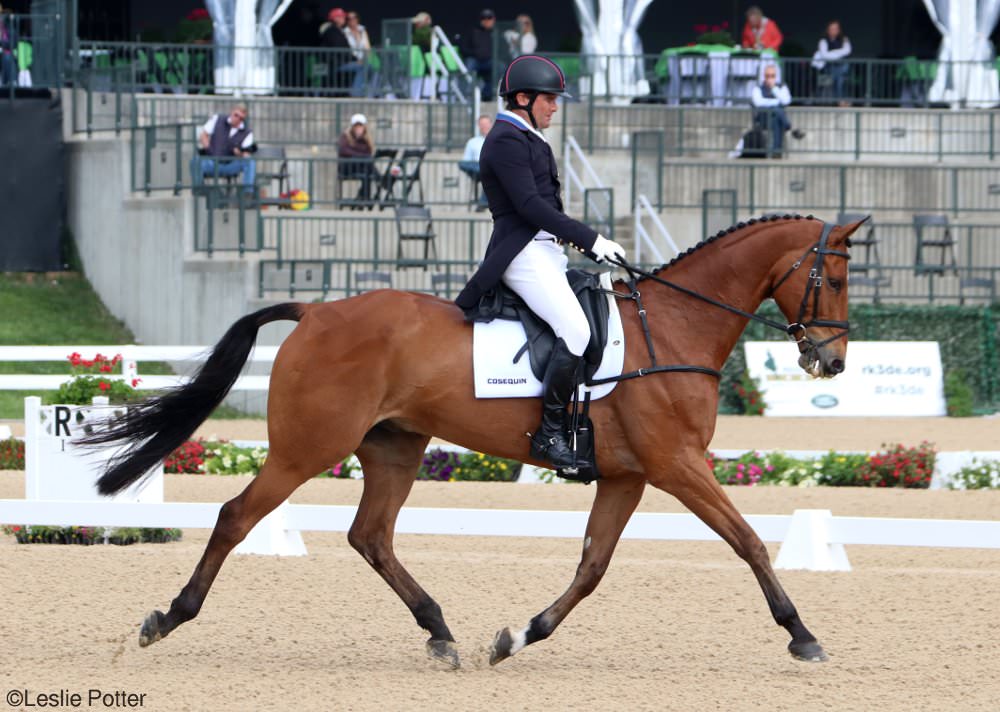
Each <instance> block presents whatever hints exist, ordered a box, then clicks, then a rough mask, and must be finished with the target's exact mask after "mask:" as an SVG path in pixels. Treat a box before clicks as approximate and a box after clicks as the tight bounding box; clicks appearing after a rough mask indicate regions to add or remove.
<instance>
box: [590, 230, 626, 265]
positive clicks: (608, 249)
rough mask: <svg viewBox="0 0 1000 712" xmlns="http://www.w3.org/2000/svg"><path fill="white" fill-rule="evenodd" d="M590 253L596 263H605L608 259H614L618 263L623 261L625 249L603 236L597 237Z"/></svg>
mask: <svg viewBox="0 0 1000 712" xmlns="http://www.w3.org/2000/svg"><path fill="white" fill-rule="evenodd" d="M592 252H593V253H594V255H595V259H596V260H597V261H598V262H607V261H608V259H609V258H614V259H616V260H617V261H619V262H624V261H625V248H624V247H622V246H621V245H619V244H618V243H617V242H614V241H613V240H609V239H608V238H606V237H604V235H598V236H597V240H595V241H594V249H593V250H592Z"/></svg>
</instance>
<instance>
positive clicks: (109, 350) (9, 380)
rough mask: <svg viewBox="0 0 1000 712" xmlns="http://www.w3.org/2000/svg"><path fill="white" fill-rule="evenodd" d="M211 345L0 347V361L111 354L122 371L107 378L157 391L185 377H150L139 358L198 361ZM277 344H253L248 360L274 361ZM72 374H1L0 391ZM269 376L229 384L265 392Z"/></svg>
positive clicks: (52, 384) (38, 386)
mask: <svg viewBox="0 0 1000 712" xmlns="http://www.w3.org/2000/svg"><path fill="white" fill-rule="evenodd" d="M211 350H212V347H211V346H136V345H134V344H118V345H112V346H0V362H3V361H14V362H61V363H67V358H68V357H69V355H70V354H71V353H73V352H76V353H79V354H80V355H81V356H83V358H84V359H87V360H90V359H92V358H93V357H94V356H95V355H97V354H103V355H104V356H108V357H113V356H116V355H118V354H121V356H122V365H123V369H122V370H123V373H120V374H106V377H107V378H115V379H119V380H127V381H129V382H131V380H132V379H133V378H138V379H140V381H139V385H138V388H139V389H140V390H158V389H161V388H171V387H173V386H178V385H183V384H185V383H187V382H188V380H190V379H188V378H187V377H185V376H151V375H143V374H141V373H140V372H139V366H138V364H139V362H140V361H169V362H174V363H177V362H181V363H185V362H186V363H201V362H202V361H204V360H205V359H206V358H207V357H208V354H209V353H210V352H211ZM277 353H278V347H277V346H257V347H255V348H254V350H253V351H252V352H251V353H250V358H249V359H248V361H247V362H248V363H267V364H270V363H274V358H275V355H276V354H277ZM71 377H72V376H71V375H69V374H64V375H60V374H34V373H31V374H2V375H0V390H2V391H38V390H56V389H58V388H59V386H61V385H62V384H63V383H65V382H66V381H68V380H69V379H70V378H71ZM270 380H271V377H270V376H248V375H244V376H241V377H240V378H239V379H238V380H237V381H236V384H235V385H234V386H233V390H234V391H266V390H267V387H268V383H269V382H270Z"/></svg>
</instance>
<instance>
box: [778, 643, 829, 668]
mask: <svg viewBox="0 0 1000 712" xmlns="http://www.w3.org/2000/svg"><path fill="white" fill-rule="evenodd" d="M788 652H790V653H791V654H792V657H793V658H795V659H796V660H803V661H805V662H807V663H825V662H826V661H827V660H828V659H829V658H827V656H826V653H825V652H824V651H823V646H822V645H820V644H819V643H818V642H816V641H815V640H807V641H805V642H796V641H794V640H793V641H792V642H791V643H789V644H788Z"/></svg>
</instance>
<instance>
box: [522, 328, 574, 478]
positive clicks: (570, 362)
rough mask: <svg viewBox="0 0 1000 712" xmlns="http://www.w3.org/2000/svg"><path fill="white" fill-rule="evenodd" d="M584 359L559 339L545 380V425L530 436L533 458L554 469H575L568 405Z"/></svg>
mask: <svg viewBox="0 0 1000 712" xmlns="http://www.w3.org/2000/svg"><path fill="white" fill-rule="evenodd" d="M582 362H583V358H582V357H581V356H576V355H574V354H572V353H570V350H569V349H568V348H566V342H565V341H563V340H562V339H556V343H555V345H554V346H553V347H552V357H551V358H550V359H549V363H548V366H546V368H545V377H544V378H543V379H542V424H541V427H539V428H538V430H536V431H535V434H534V435H532V436H531V456H532V457H536V458H538V459H541V460H548V461H549V463H550V464H552V465H553V466H554V467H555V468H557V469H559V468H564V467H572V466H573V464H574V462H573V451H572V449H571V447H570V444H569V442H568V441H567V438H566V406H567V405H569V402H570V399H571V398H572V397H573V389H574V388H576V385H577V377H578V371H579V368H580V365H581V364H582Z"/></svg>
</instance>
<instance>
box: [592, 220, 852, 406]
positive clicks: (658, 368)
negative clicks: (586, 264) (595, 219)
mask: <svg viewBox="0 0 1000 712" xmlns="http://www.w3.org/2000/svg"><path fill="white" fill-rule="evenodd" d="M833 228H834V225H833V224H832V223H824V224H823V230H822V232H821V233H820V236H819V240H817V241H816V242H815V243H813V244H812V245H811V246H810V247H809V249H807V250H806V251H805V253H803V255H802V256H801V257H800V258H799V259H797V260H796V261H795V262H794V263H793V264H792V266H791V267H789V268H788V271H787V272H785V274H784V275H782V277H781V279H779V280H778V281H777V282H775V284H774V286H773V287H771V291H770V294H768V295H767V296H768V297H773V296H774V293H775V292H777V291H778V287H780V286H781V285H782V284H784V283H785V281H786V280H787V279H788V278H789V277H791V276H792V273H793V272H795V271H796V270H797V269H798V268H799V267H801V266H802V263H803V262H805V260H806V258H807V257H808V256H809V253H810V252H813V253H815V254H816V257H815V259H814V261H813V266H812V268H811V269H810V270H809V279H808V280H807V281H806V291H805V293H804V294H803V295H802V303H801V304H800V305H799V313H798V316H796V318H795V321H794V322H792V323H790V324H782V323H781V322H778V321H775V320H773V319H768V318H767V317H765V316H760V315H759V314H752V313H750V312H748V311H744V310H743V309H739V308H737V307H734V306H731V305H729V304H725V303H724V302H720V301H718V300H715V299H712V298H711V297H706V296H705V295H704V294H700V293H698V292H696V291H694V290H693V289H689V288H687V287H683V286H681V285H679V284H677V283H675V282H671V281H669V280H666V279H663V278H662V277H658V276H656V275H655V274H653V273H651V272H646V271H644V270H641V269H639V268H638V267H634V266H632V265H630V264H629V263H628V262H627V261H625V260H615V259H609V260H608V262H610V263H611V264H614V265H617V266H619V267H621V268H622V269H624V270H625V271H626V272H628V275H629V278H628V280H627V281H626V282H625V285H626V286H627V287H628V289H629V291H630V292H631V293H630V294H621V293H619V292H616V291H614V290H610V291H609V290H604V291H605V292H606V293H608V294H611V295H613V296H614V297H615V298H617V299H629V300H631V301H633V302H635V305H636V308H637V309H638V310H639V321H640V322H641V323H642V333H643V336H644V337H645V339H646V350H647V351H648V352H649V360H650V365H649V367H647V368H639V369H637V370H635V371H629V372H628V373H623V374H621V375H619V376H611V377H609V378H597V379H594V380H591V381H588V382H587V383H586V385H587V386H598V385H601V384H603V383H612V382H614V381H628V380H631V379H633V378H640V377H642V376H648V375H650V374H653V373H704V374H706V375H708V376H714V377H715V378H722V373H721V372H719V371H716V370H715V369H714V368H706V367H705V366H687V365H670V366H662V365H659V364H657V362H656V349H655V348H654V346H653V337H652V335H651V334H650V331H649V321H648V320H647V318H646V308H645V307H644V306H643V304H642V294H641V293H640V292H639V289H638V284H637V282H636V275H639V276H641V277H645V278H647V279H651V280H653V281H654V282H657V283H659V284H662V285H664V286H666V287H670V288H671V289H673V290H676V291H678V292H681V293H682V294H687V295H688V296H690V297H694V298H695V299H700V300H701V301H703V302H707V303H709V304H711V305H713V306H716V307H719V308H720V309H725V310H726V311H728V312H731V313H733V314H738V315H740V316H742V317H745V318H746V319H749V320H752V321H757V322H760V323H761V324H764V325H765V326H769V327H771V328H773V329H778V330H779V331H783V332H785V334H786V335H787V336H788V338H790V339H791V340H792V341H794V342H795V343H797V344H802V343H805V344H807V345H808V346H809V351H812V352H816V351H818V350H819V348H820V347H822V346H825V345H826V344H828V343H830V342H831V341H836V340H837V339H839V338H841V337H843V336H846V335H847V333H848V332H849V331H850V330H851V325H850V322H847V321H832V320H828V319H817V318H815V317H816V315H817V314H818V313H819V294H820V290H821V289H822V288H823V259H824V257H826V255H832V256H834V257H843V258H844V259H847V260H849V259H851V256H850V255H849V254H848V253H847V252H841V251H839V250H831V249H829V248H828V247H827V242H828V241H829V239H830V233H831V232H832V231H833ZM848 244H850V243H848ZM810 295H812V297H813V309H812V313H813V318H812V319H810V320H809V321H803V319H804V318H805V315H806V309H808V307H809V296H810ZM814 326H821V327H832V328H835V329H841V331H840V333H837V334H834V335H833V336H831V337H829V338H827V339H824V340H823V341H820V342H816V341H813V340H812V339H811V338H810V337H809V334H808V329H809V328H810V327H814Z"/></svg>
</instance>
